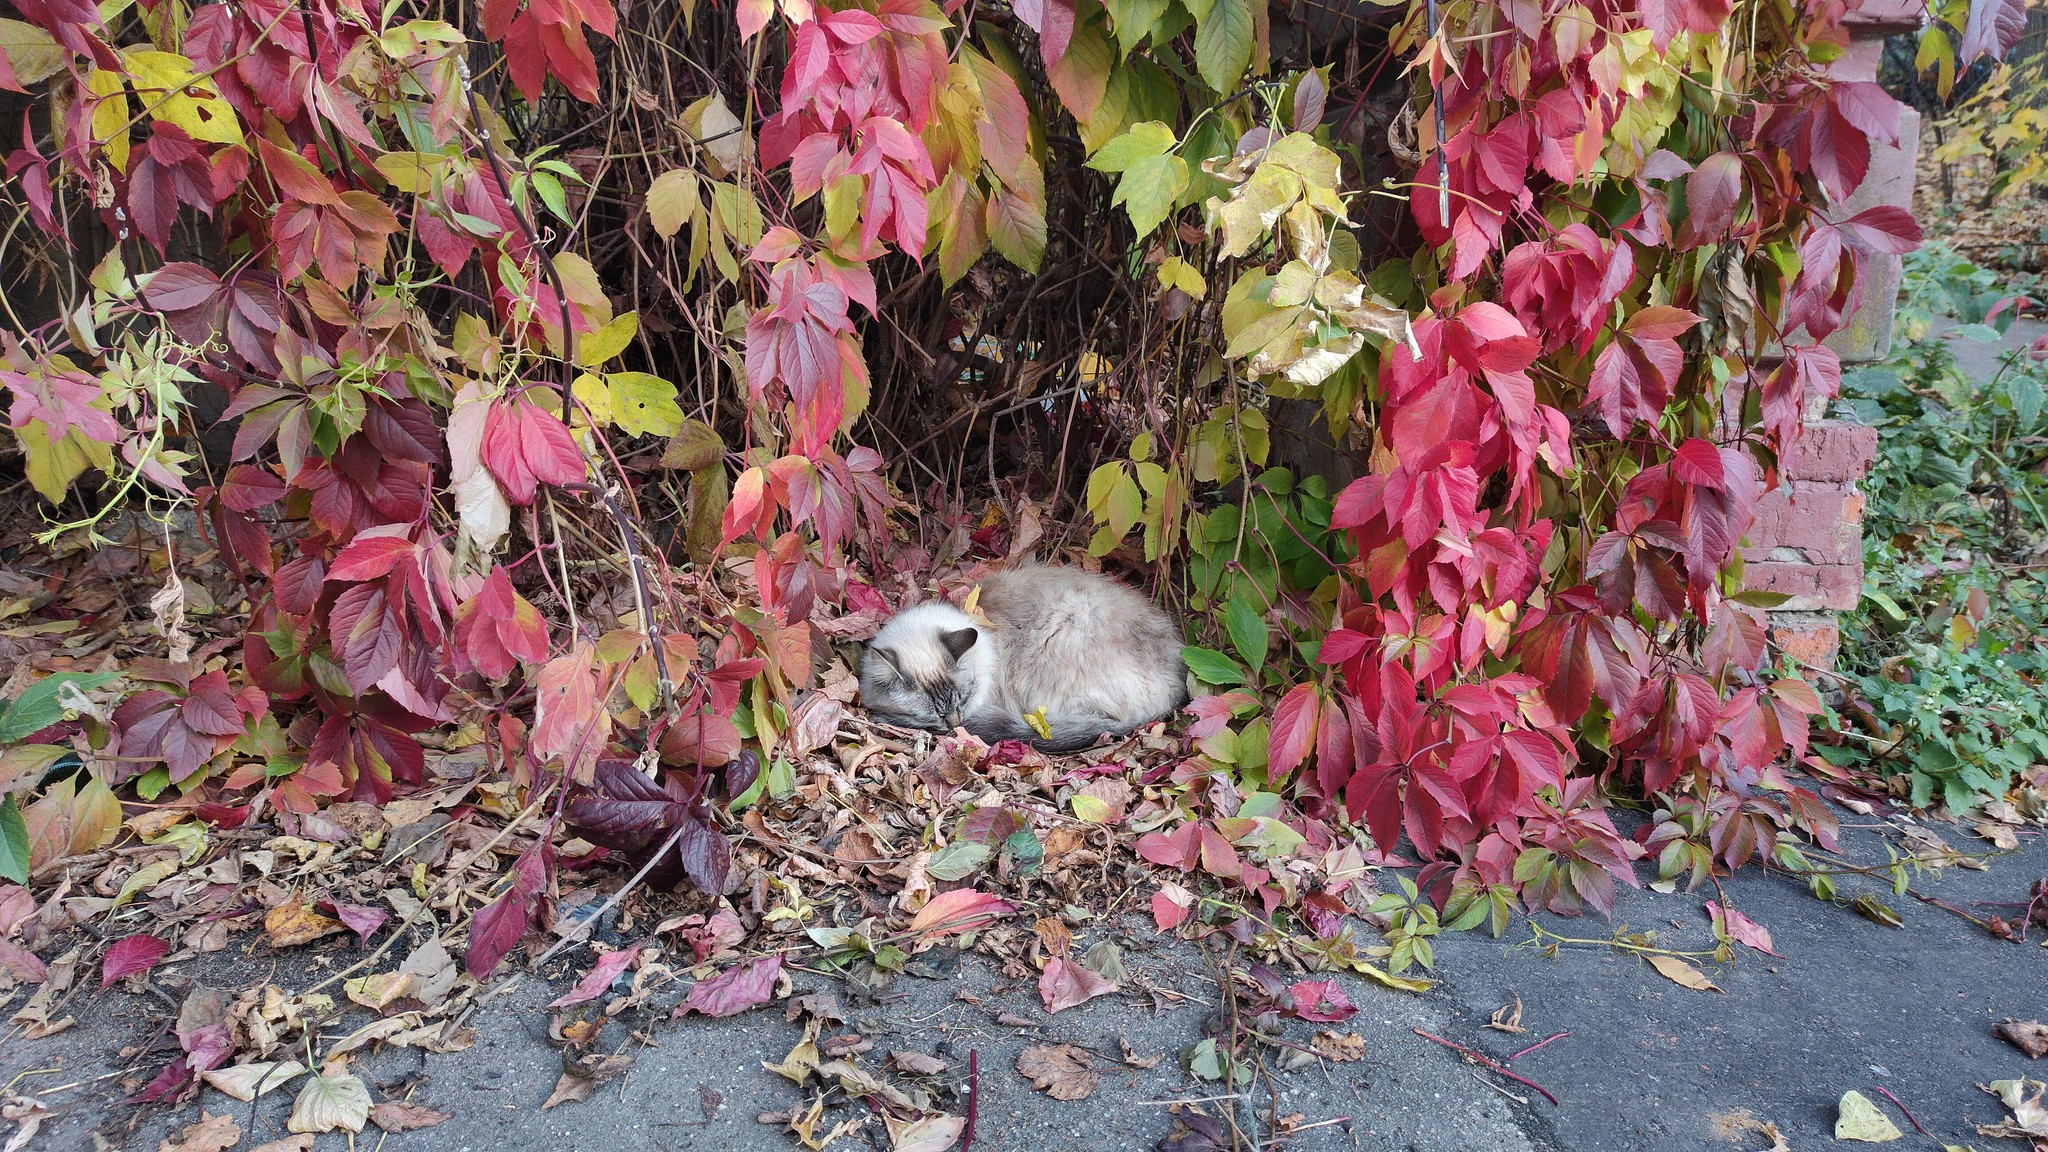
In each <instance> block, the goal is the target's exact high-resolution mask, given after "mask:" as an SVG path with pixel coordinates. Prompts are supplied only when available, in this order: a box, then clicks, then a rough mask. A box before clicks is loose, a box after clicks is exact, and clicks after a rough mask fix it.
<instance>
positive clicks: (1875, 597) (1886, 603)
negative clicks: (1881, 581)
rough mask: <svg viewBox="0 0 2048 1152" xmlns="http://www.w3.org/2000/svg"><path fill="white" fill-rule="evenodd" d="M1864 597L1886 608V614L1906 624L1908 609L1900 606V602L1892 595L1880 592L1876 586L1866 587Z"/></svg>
mask: <svg viewBox="0 0 2048 1152" xmlns="http://www.w3.org/2000/svg"><path fill="white" fill-rule="evenodd" d="M1863 598H1864V599H1865V600H1868V601H1870V602H1871V603H1873V604H1875V605H1877V606H1878V607H1879V608H1882V609H1884V610H1885V614H1886V615H1888V616H1890V617H1891V618H1892V619H1894V620H1897V621H1898V622H1899V623H1901V624H1904V623H1905V622H1906V619H1907V617H1906V610H1905V609H1904V608H1901V607H1899V602H1898V601H1896V600H1894V599H1892V598H1891V597H1890V596H1887V595H1885V594H1884V593H1882V592H1879V591H1878V590H1877V589H1875V588H1865V589H1864V590H1863Z"/></svg>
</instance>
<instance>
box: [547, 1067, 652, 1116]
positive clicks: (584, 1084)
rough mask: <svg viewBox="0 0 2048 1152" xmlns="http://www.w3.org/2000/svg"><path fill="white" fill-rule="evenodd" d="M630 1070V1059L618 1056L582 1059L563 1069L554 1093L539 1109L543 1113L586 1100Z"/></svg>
mask: <svg viewBox="0 0 2048 1152" xmlns="http://www.w3.org/2000/svg"><path fill="white" fill-rule="evenodd" d="M632 1067H633V1058H632V1057H631V1056H628V1055H624V1054H620V1055H617V1056H585V1057H583V1058H582V1059H580V1060H578V1061H577V1062H576V1064H575V1065H574V1067H573V1070H571V1069H564V1070H563V1072H562V1077H561V1079H559V1080H557V1081H555V1090H554V1091H553V1092H551V1093H549V1094H548V1098H547V1102H546V1103H544V1104H542V1105H541V1106H540V1110H541V1111H543V1112H545V1111H547V1110H548V1109H550V1108H553V1107H554V1106H555V1105H557V1104H573V1103H575V1102H576V1101H578V1100H584V1099H588V1098H589V1096H590V1094H591V1093H592V1092H595V1091H597V1090H598V1089H599V1088H600V1087H603V1086H604V1085H605V1084H608V1083H610V1082H611V1081H613V1080H617V1079H618V1078H619V1077H621V1076H624V1075H625V1074H626V1072H627V1071H628V1070H629V1069H631V1068H632Z"/></svg>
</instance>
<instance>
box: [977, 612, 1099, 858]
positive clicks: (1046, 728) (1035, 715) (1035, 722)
mask: <svg viewBox="0 0 2048 1152" xmlns="http://www.w3.org/2000/svg"><path fill="white" fill-rule="evenodd" d="M975 591H977V592H979V591H980V589H979V588H976V589H975ZM1024 722H1025V723H1026V724H1029V725H1031V730H1032V731H1033V732H1036V733H1038V738H1039V739H1040V740H1050V739H1052V724H1051V723H1050V722H1048V721H1047V720H1046V718H1045V705H1043V704H1040V705H1039V706H1038V707H1036V708H1034V709H1032V710H1031V711H1029V712H1026V713H1025V714H1024ZM1073 800H1074V815H1076V816H1079V817H1080V818H1081V819H1083V820H1089V821H1092V822H1094V823H1101V820H1100V819H1097V818H1096V817H1093V816H1089V815H1088V814H1086V813H1084V812H1083V811H1082V810H1081V807H1082V806H1081V803H1080V802H1081V801H1082V800H1091V801H1094V802H1095V803H1096V804H1097V805H1100V806H1101V808H1102V811H1103V812H1105V813H1107V812H1108V811H1109V806H1108V805H1107V804H1103V803H1102V801H1100V800H1096V799H1095V797H1093V796H1082V795H1080V794H1079V793H1076V794H1075V795H1074V797H1073Z"/></svg>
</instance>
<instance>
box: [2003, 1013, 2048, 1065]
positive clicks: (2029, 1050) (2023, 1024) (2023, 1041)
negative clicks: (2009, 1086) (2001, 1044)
mask: <svg viewBox="0 0 2048 1152" xmlns="http://www.w3.org/2000/svg"><path fill="white" fill-rule="evenodd" d="M1991 1030H1992V1031H1993V1032H1994V1033H1996V1034H1997V1035H1998V1038H1999V1039H2001V1040H2004V1041H2005V1042H2006V1043H2008V1044H2011V1045H2012V1046H2013V1047H2015V1048H2017V1049H2019V1050H2020V1051H2022V1052H2025V1053H2026V1054H2027V1058H2028V1059H2030V1060H2039V1059H2040V1058H2041V1057H2043V1056H2048V1024H2043V1023H2041V1022H2040V1021H2038V1020H2003V1021H2000V1022H1999V1023H1998V1025H1997V1026H1996V1027H1994V1028H1992V1029H1991Z"/></svg>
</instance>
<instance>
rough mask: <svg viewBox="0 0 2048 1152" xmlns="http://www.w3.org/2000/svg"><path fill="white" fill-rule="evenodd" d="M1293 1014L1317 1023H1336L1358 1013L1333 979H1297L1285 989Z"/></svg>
mask: <svg viewBox="0 0 2048 1152" xmlns="http://www.w3.org/2000/svg"><path fill="white" fill-rule="evenodd" d="M1287 997H1288V999H1289V1000H1291V1001H1293V1004H1294V1014H1295V1015H1296V1016H1299V1017H1301V1018H1302V1019H1303V1020H1313V1021H1314V1022H1316V1023H1318V1024H1336V1023H1338V1022H1340V1021H1344V1020H1349V1019H1351V1018H1352V1017H1353V1016H1355V1015H1357V1014H1358V1009H1357V1008H1354V1007H1352V1005H1351V1000H1350V998H1349V997H1347V996H1345V995H1344V989H1342V988H1339V987H1338V986H1337V982H1336V981H1335V980H1298V981H1296V982H1295V983H1294V984H1293V985H1292V986H1291V987H1289V988H1288V989H1287Z"/></svg>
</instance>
